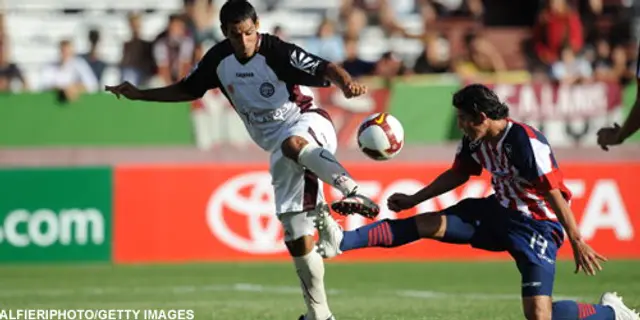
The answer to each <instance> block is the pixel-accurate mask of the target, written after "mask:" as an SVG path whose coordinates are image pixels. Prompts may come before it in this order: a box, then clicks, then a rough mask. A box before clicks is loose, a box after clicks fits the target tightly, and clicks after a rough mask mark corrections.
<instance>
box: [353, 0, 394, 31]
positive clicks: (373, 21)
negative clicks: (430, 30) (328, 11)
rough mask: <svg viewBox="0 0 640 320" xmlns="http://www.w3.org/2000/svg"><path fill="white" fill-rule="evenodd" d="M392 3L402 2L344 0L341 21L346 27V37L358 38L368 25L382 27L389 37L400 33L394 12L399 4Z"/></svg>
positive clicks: (388, 0)
mask: <svg viewBox="0 0 640 320" xmlns="http://www.w3.org/2000/svg"><path fill="white" fill-rule="evenodd" d="M390 1H400V0H342V3H341V6H340V19H341V21H342V22H343V23H344V25H345V26H346V30H345V36H346V37H348V38H356V37H358V36H359V35H360V33H361V32H362V30H363V29H364V28H365V27H366V26H367V25H375V26H380V27H382V29H383V30H384V31H385V32H386V33H387V35H390V34H393V33H395V32H398V31H400V30H401V29H402V28H400V26H399V25H398V23H397V21H396V19H395V12H394V6H396V7H397V4H395V3H394V4H393V5H392V4H391V3H390Z"/></svg>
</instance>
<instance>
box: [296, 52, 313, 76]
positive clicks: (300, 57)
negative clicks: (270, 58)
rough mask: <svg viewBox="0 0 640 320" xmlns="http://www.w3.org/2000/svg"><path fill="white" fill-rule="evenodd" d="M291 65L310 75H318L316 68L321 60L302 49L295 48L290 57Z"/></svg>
mask: <svg viewBox="0 0 640 320" xmlns="http://www.w3.org/2000/svg"><path fill="white" fill-rule="evenodd" d="M290 62H291V65H292V66H293V67H294V68H296V69H298V70H301V71H304V72H306V73H308V74H310V75H313V76H315V75H316V69H317V68H318V66H319V65H320V61H319V60H317V59H315V58H314V57H312V56H310V55H309V54H308V53H306V52H304V51H301V50H293V52H292V53H291V59H290Z"/></svg>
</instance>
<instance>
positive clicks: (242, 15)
mask: <svg viewBox="0 0 640 320" xmlns="http://www.w3.org/2000/svg"><path fill="white" fill-rule="evenodd" d="M247 19H251V20H252V21H253V22H254V23H255V22H257V21H258V14H257V13H256V9H255V8H254V7H253V6H252V5H251V3H249V1H247V0H228V1H227V2H226V3H225V4H224V5H222V8H220V24H221V25H222V29H223V30H224V29H225V28H226V27H227V25H228V24H229V23H232V24H236V23H238V22H242V21H244V20H247Z"/></svg>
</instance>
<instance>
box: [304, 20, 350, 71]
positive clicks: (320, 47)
mask: <svg viewBox="0 0 640 320" xmlns="http://www.w3.org/2000/svg"><path fill="white" fill-rule="evenodd" d="M306 49H307V50H308V51H309V52H310V53H313V54H315V55H317V56H319V57H321V58H323V59H325V60H328V61H331V62H340V61H342V60H343V59H344V43H342V37H340V35H338V34H337V33H336V31H335V25H334V23H333V22H332V21H331V20H328V19H324V20H323V21H322V22H321V23H320V25H319V26H318V30H317V32H316V36H315V37H314V38H312V39H310V40H309V41H307V44H306Z"/></svg>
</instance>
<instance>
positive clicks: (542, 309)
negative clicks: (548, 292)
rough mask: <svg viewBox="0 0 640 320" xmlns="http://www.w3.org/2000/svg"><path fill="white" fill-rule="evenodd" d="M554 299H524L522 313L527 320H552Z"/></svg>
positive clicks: (535, 297)
mask: <svg viewBox="0 0 640 320" xmlns="http://www.w3.org/2000/svg"><path fill="white" fill-rule="evenodd" d="M552 307H553V303H552V299H551V297H549V296H533V297H524V298H522V309H523V310H522V311H523V312H524V316H525V318H526V319H527V320H551V316H552V314H553V312H552Z"/></svg>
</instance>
